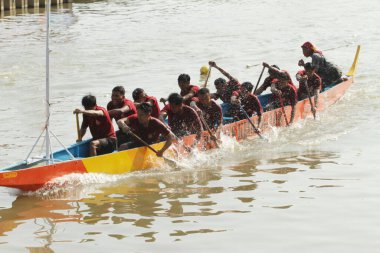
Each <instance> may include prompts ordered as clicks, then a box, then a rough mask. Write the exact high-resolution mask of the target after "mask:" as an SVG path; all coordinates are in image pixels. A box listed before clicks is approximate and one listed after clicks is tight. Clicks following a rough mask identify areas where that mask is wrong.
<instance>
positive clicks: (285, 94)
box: [263, 62, 298, 124]
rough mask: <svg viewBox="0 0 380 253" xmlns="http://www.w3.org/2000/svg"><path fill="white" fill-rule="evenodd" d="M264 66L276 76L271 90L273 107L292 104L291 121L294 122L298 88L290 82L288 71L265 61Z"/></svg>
mask: <svg viewBox="0 0 380 253" xmlns="http://www.w3.org/2000/svg"><path fill="white" fill-rule="evenodd" d="M263 66H264V67H266V68H268V69H270V70H271V71H274V77H275V79H273V81H272V85H271V92H272V94H273V95H274V97H273V99H272V102H271V103H270V104H269V107H271V108H278V107H284V106H286V105H291V107H292V111H291V116H290V121H289V123H290V124H291V123H293V121H294V116H295V112H296V104H297V101H298V100H297V88H296V87H295V86H294V85H293V84H292V83H290V81H289V77H288V74H287V72H285V71H282V70H278V69H276V68H274V67H271V66H269V64H268V63H266V62H263Z"/></svg>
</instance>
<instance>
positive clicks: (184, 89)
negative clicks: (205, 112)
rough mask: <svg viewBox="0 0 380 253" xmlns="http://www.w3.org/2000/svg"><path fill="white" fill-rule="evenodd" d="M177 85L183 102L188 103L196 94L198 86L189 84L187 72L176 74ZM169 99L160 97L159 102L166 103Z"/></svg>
mask: <svg viewBox="0 0 380 253" xmlns="http://www.w3.org/2000/svg"><path fill="white" fill-rule="evenodd" d="M178 86H179V88H180V89H181V93H180V95H181V96H182V98H183V103H184V104H186V105H190V102H191V100H192V98H193V97H196V96H197V93H198V90H199V86H197V85H192V84H190V76H189V75H188V74H180V75H179V76H178ZM167 100H169V99H165V98H161V99H160V102H162V103H166V101H167Z"/></svg>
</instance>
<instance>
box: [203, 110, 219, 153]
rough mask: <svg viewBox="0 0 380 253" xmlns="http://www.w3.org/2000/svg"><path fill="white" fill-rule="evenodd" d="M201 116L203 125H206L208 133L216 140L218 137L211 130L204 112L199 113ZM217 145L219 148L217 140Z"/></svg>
mask: <svg viewBox="0 0 380 253" xmlns="http://www.w3.org/2000/svg"><path fill="white" fill-rule="evenodd" d="M199 118H200V119H201V121H202V123H203V125H205V127H206V130H207V132H208V133H209V134H210V136H211V137H212V138H213V139H214V140H215V139H216V137H215V135H214V134H213V133H212V132H211V129H210V127H209V126H208V124H207V122H206V120H205V119H204V118H203V115H202V114H199ZM215 146H216V147H217V148H219V146H218V143H216V141H215Z"/></svg>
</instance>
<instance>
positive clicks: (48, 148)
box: [45, 0, 51, 164]
mask: <svg viewBox="0 0 380 253" xmlns="http://www.w3.org/2000/svg"><path fill="white" fill-rule="evenodd" d="M45 10H46V101H45V102H46V126H45V149H46V150H45V151H46V157H45V158H46V161H47V162H46V163H47V164H50V161H51V146H50V136H49V132H50V131H49V123H50V90H49V86H50V83H49V76H50V72H49V71H50V69H49V66H50V61H49V60H50V57H49V54H50V50H49V38H50V0H46V2H45Z"/></svg>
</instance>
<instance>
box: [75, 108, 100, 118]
mask: <svg viewBox="0 0 380 253" xmlns="http://www.w3.org/2000/svg"><path fill="white" fill-rule="evenodd" d="M73 113H74V114H76V113H82V114H83V115H87V116H90V117H95V116H104V113H103V111H102V110H82V109H75V110H74V112H73Z"/></svg>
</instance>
